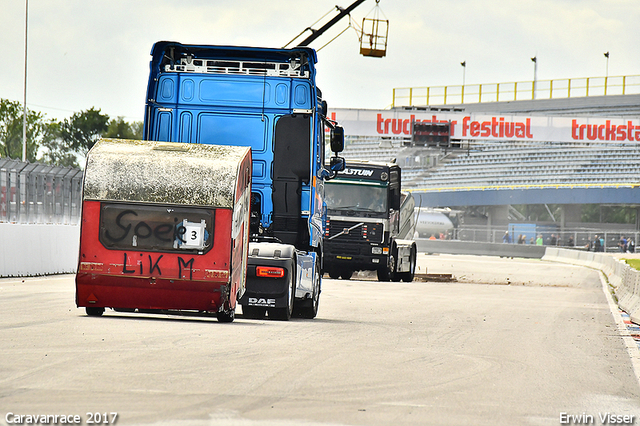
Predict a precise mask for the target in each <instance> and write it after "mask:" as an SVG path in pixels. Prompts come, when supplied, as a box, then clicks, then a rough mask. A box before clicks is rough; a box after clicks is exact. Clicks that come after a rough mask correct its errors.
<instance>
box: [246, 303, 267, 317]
mask: <svg viewBox="0 0 640 426" xmlns="http://www.w3.org/2000/svg"><path fill="white" fill-rule="evenodd" d="M266 313H267V310H266V309H265V308H262V307H260V306H242V316H243V317H245V318H248V319H263V318H264V316H265V314H266Z"/></svg>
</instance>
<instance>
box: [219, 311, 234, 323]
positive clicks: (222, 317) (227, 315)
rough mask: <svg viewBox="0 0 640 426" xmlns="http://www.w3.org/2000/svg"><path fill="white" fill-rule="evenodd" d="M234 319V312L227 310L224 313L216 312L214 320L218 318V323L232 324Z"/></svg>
mask: <svg viewBox="0 0 640 426" xmlns="http://www.w3.org/2000/svg"><path fill="white" fill-rule="evenodd" d="M235 317H236V310H235V309H229V310H225V311H218V312H217V313H216V318H218V322H233V320H234V319H235Z"/></svg>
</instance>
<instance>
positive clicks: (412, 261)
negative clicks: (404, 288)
mask: <svg viewBox="0 0 640 426" xmlns="http://www.w3.org/2000/svg"><path fill="white" fill-rule="evenodd" d="M416 257H417V253H416V246H412V247H411V254H410V256H409V265H410V266H409V272H403V273H402V274H401V275H402V281H404V282H406V283H410V282H411V281H413V277H414V276H415V274H416V260H417V259H416Z"/></svg>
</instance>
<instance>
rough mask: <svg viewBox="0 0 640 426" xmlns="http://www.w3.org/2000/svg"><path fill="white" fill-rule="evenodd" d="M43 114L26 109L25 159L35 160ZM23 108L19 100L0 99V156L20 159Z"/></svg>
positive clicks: (40, 135) (42, 125) (41, 129)
mask: <svg viewBox="0 0 640 426" xmlns="http://www.w3.org/2000/svg"><path fill="white" fill-rule="evenodd" d="M42 120H43V115H42V114H41V113H39V112H35V111H30V110H27V120H26V121H27V123H26V124H27V126H26V130H27V132H26V136H27V137H26V140H27V160H28V161H35V159H36V153H37V151H38V147H39V142H38V140H39V139H40V138H41V137H42V132H43V130H44V123H43V121H42ZM23 122H24V110H23V109H22V106H21V105H20V103H19V102H12V101H9V100H7V99H0V156H2V157H9V158H14V159H22V149H23Z"/></svg>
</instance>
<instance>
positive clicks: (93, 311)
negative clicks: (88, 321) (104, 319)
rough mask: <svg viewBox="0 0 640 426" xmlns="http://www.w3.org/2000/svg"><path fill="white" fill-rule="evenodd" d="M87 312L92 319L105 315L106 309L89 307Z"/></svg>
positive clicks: (86, 309)
mask: <svg viewBox="0 0 640 426" xmlns="http://www.w3.org/2000/svg"><path fill="white" fill-rule="evenodd" d="M84 309H85V311H87V315H89V316H90V317H100V316H102V314H104V308H96V307H94V306H87V307H86V308H84Z"/></svg>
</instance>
